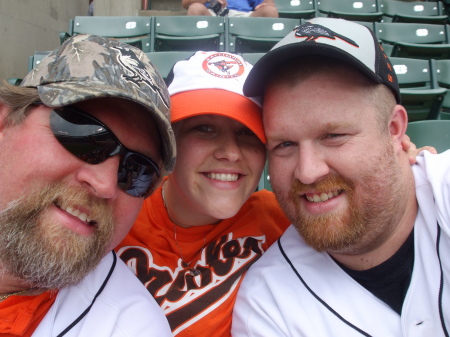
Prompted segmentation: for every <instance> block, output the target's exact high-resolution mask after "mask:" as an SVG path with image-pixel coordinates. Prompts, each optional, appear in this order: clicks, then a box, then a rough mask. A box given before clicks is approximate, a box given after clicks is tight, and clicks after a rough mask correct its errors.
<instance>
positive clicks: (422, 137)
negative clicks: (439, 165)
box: [406, 120, 450, 153]
mask: <svg viewBox="0 0 450 337" xmlns="http://www.w3.org/2000/svg"><path fill="white" fill-rule="evenodd" d="M406 134H407V135H408V136H409V137H410V138H411V141H412V142H413V143H414V144H416V146H417V147H418V148H419V147H422V146H426V145H431V146H433V147H435V148H436V150H437V151H438V153H441V152H444V151H445V150H448V149H450V120H430V121H418V122H411V123H408V128H407V129H406Z"/></svg>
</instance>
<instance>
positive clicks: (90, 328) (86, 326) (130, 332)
mask: <svg viewBox="0 0 450 337" xmlns="http://www.w3.org/2000/svg"><path fill="white" fill-rule="evenodd" d="M116 263H117V264H116V266H115V269H114V271H113V273H112V275H111V278H110V279H109V281H108V283H107V285H106V287H105V288H104V289H103V291H102V292H101V294H100V295H99V296H98V297H97V299H96V301H95V303H94V305H93V306H92V308H91V310H90V311H89V312H88V314H87V315H86V316H84V318H83V319H82V320H81V321H80V322H79V323H78V324H76V325H75V326H74V327H73V328H72V329H71V330H70V331H68V332H67V334H65V335H64V336H67V337H69V336H70V337H75V336H77V337H106V336H108V337H110V336H114V337H119V336H120V337H131V336H140V337H141V336H142V337H151V336H154V337H169V336H172V333H171V331H170V328H169V324H168V322H167V320H166V317H165V316H164V314H163V312H162V310H161V308H160V307H159V305H158V304H157V303H156V301H155V300H154V298H153V297H152V296H151V295H150V293H149V292H148V291H147V290H146V289H145V288H144V287H143V285H142V284H141V283H140V282H139V280H138V279H137V278H136V277H135V276H134V275H133V274H132V273H131V271H130V269H129V268H128V267H127V266H126V265H125V264H124V263H123V262H122V260H120V259H119V258H117V262H116ZM112 265H113V253H110V254H108V255H107V256H106V257H105V258H103V260H102V261H101V263H100V265H99V266H98V267H97V268H96V269H95V270H94V271H92V272H91V273H90V274H89V275H88V276H87V277H86V278H85V279H84V280H83V281H82V282H81V283H79V284H78V285H76V286H73V287H69V288H65V289H62V290H60V291H59V293H58V295H57V297H56V300H55V303H54V304H53V306H52V307H51V308H50V310H49V312H48V313H47V315H46V316H45V317H44V319H43V320H42V322H41V324H40V325H39V326H38V327H37V329H36V330H35V332H34V333H33V335H32V336H33V337H38V336H39V337H53V336H58V335H59V334H60V333H61V332H62V331H64V330H65V329H66V328H67V327H68V326H69V325H70V324H71V323H72V322H73V321H74V320H75V319H76V318H77V317H78V316H79V315H80V314H81V313H82V312H83V311H84V310H86V308H88V307H89V305H90V304H91V303H92V300H93V298H94V297H95V295H96V294H97V292H98V290H99V289H100V287H101V286H102V284H103V282H104V280H105V279H106V276H107V275H108V273H109V271H110V269H111V266H112Z"/></svg>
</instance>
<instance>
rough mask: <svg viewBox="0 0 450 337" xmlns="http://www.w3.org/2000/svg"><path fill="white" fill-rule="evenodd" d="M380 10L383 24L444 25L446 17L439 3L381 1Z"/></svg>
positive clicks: (442, 5)
mask: <svg viewBox="0 0 450 337" xmlns="http://www.w3.org/2000/svg"><path fill="white" fill-rule="evenodd" d="M380 9H381V11H382V12H383V13H384V17H383V21H384V22H411V23H431V24H446V23H447V22H448V16H447V15H446V13H445V7H444V4H443V3H442V2H440V1H430V2H425V1H412V2H411V1H399V0H381V3H380Z"/></svg>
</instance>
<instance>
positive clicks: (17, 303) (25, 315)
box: [0, 291, 57, 337]
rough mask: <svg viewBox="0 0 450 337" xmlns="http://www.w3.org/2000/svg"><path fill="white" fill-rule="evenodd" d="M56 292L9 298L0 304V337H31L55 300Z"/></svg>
mask: <svg viewBox="0 0 450 337" xmlns="http://www.w3.org/2000/svg"><path fill="white" fill-rule="evenodd" d="M56 294H57V292H56V291H46V292H44V293H42V294H40V295H37V296H11V297H9V298H7V299H6V300H4V301H2V302H0V336H2V337H13V336H22V337H26V336H31V335H32V334H33V332H34V330H35V329H36V328H37V326H38V325H39V323H40V322H41V321H42V319H43V318H44V317H45V315H46V314H47V312H48V311H49V310H50V308H51V306H52V305H53V303H54V302H55V299H56Z"/></svg>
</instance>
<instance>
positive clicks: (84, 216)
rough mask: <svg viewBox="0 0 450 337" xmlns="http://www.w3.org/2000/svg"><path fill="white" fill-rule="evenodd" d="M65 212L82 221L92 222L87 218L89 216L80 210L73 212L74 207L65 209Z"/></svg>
mask: <svg viewBox="0 0 450 337" xmlns="http://www.w3.org/2000/svg"><path fill="white" fill-rule="evenodd" d="M65 211H66V212H67V213H69V214H71V215H73V216H76V217H77V218H79V219H80V220H81V221H86V222H91V219H89V218H88V217H87V214H86V213H81V212H80V210H78V209H76V210H73V208H72V207H67V208H66V209H65Z"/></svg>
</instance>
